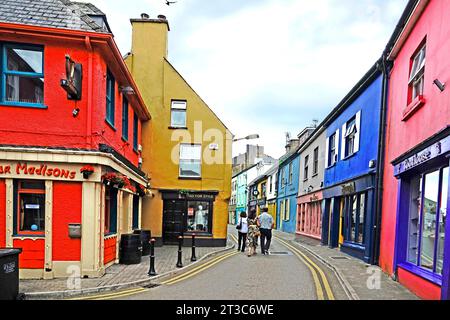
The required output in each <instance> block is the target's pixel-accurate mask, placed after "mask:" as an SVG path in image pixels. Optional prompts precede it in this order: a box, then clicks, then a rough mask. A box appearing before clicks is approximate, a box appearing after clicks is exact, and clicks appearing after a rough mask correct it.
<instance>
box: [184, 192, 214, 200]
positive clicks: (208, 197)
mask: <svg viewBox="0 0 450 320" xmlns="http://www.w3.org/2000/svg"><path fill="white" fill-rule="evenodd" d="M186 198H188V199H193V200H205V201H214V199H215V195H213V194H207V193H186Z"/></svg>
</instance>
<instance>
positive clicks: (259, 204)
mask: <svg viewBox="0 0 450 320" xmlns="http://www.w3.org/2000/svg"><path fill="white" fill-rule="evenodd" d="M265 204H266V198H262V199H259V200H258V206H264V205H265Z"/></svg>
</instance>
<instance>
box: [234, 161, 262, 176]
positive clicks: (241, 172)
mask: <svg viewBox="0 0 450 320" xmlns="http://www.w3.org/2000/svg"><path fill="white" fill-rule="evenodd" d="M257 165H258V164H257V163H256V164H254V165H251V166H250V167H248V168H246V169H245V170H242V171H240V172H238V173H236V174H235V175H233V177H232V178H236V177H237V176H239V175H241V174H243V173H244V172H246V171H248V170H250V169H252V168H254V167H256V166H257Z"/></svg>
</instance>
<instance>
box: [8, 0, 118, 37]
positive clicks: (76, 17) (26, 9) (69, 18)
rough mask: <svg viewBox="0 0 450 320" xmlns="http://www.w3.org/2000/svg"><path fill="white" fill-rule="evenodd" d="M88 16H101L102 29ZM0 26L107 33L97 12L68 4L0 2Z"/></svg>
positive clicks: (56, 0)
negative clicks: (21, 25)
mask: <svg viewBox="0 0 450 320" xmlns="http://www.w3.org/2000/svg"><path fill="white" fill-rule="evenodd" d="M92 16H97V17H98V16H101V17H102V18H103V20H102V21H103V22H104V25H103V26H102V25H100V24H101V23H100V24H99V23H98V20H94V19H93V17H92ZM96 21H97V22H96ZM0 22H7V23H17V24H27V25H33V26H41V27H52V28H63V29H71V30H81V31H90V32H99V33H111V31H110V30H109V27H108V24H107V21H106V16H105V14H104V13H103V12H102V11H101V10H100V9H98V8H97V7H96V6H94V5H93V4H91V3H81V2H72V1H69V0H39V1H35V0H0Z"/></svg>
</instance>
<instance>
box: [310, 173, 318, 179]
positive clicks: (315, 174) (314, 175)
mask: <svg viewBox="0 0 450 320" xmlns="http://www.w3.org/2000/svg"><path fill="white" fill-rule="evenodd" d="M318 175H319V173H318V172H317V173H314V174H313V175H312V177H311V178H315V177H317V176H318Z"/></svg>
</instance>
